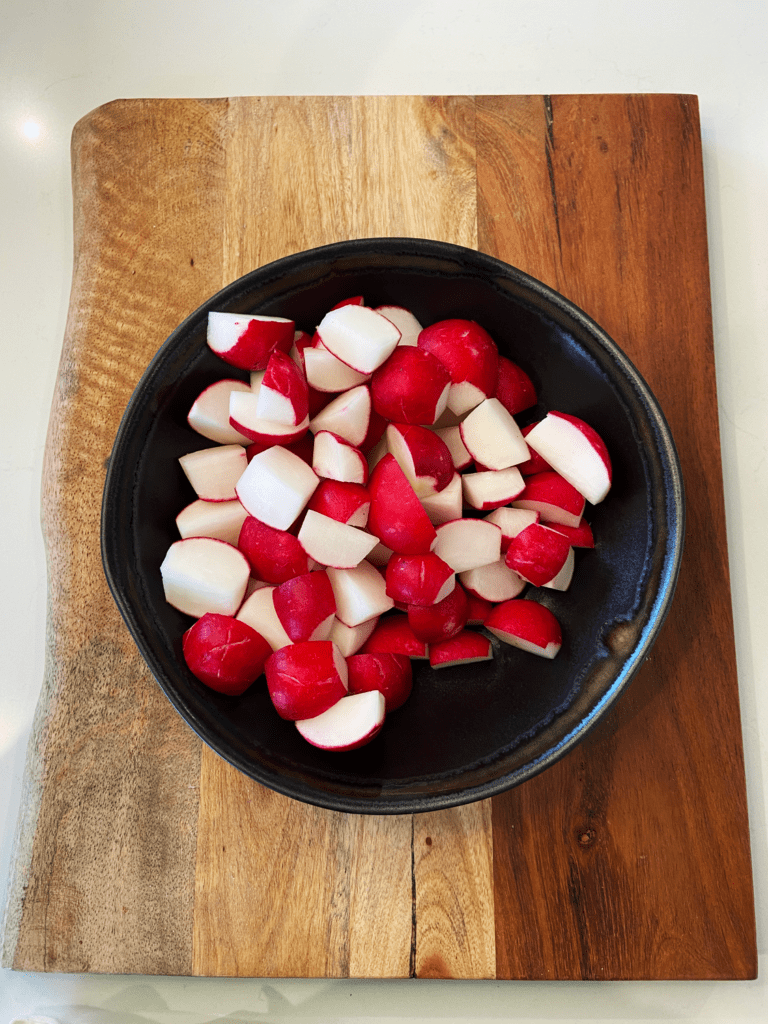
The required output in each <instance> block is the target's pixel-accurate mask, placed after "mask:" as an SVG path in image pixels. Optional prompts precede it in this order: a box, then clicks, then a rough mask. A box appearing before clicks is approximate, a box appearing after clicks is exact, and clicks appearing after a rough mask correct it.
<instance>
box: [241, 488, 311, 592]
mask: <svg viewBox="0 0 768 1024" xmlns="http://www.w3.org/2000/svg"><path fill="white" fill-rule="evenodd" d="M238 504H239V502H238ZM237 546H238V547H239V548H240V550H241V551H242V552H243V554H244V555H245V557H246V558H247V559H248V562H249V564H250V566H251V572H252V573H253V575H254V576H255V577H256V578H257V579H260V580H264V582H265V583H285V581H286V580H290V579H293V577H294V576H303V575H304V573H307V572H309V570H310V563H309V558H308V557H307V553H306V551H305V550H304V548H303V547H302V546H301V544H299V542H298V540H297V539H296V537H294V536H293V534H292V533H288V532H287V530H276V529H275V528H274V527H273V526H268V525H267V524H266V523H262V522H261V520H260V519H255V518H254V517H253V516H248V518H247V519H246V520H245V522H244V523H243V525H242V528H241V530H240V536H239V538H238V541H237Z"/></svg>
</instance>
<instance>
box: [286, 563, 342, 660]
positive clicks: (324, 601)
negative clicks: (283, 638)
mask: <svg viewBox="0 0 768 1024" xmlns="http://www.w3.org/2000/svg"><path fill="white" fill-rule="evenodd" d="M272 600H273V601H274V605H275V613H276V614H277V617H278V619H279V620H280V624H281V625H282V627H283V629H284V630H285V631H286V633H287V634H288V636H289V637H290V638H291V640H293V641H294V643H298V642H300V641H304V640H330V639H331V629H332V627H333V623H334V620H335V618H336V600H335V598H334V596H333V588H332V587H331V581H330V580H329V579H328V574H327V573H326V572H324V571H323V570H322V569H320V570H317V571H316V572H308V573H305V574H304V575H303V576H294V577H293V579H290V580H286V582H285V583H281V584H280V586H279V587H275V590H274V592H273V594H272Z"/></svg>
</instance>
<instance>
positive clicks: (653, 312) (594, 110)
mask: <svg viewBox="0 0 768 1024" xmlns="http://www.w3.org/2000/svg"><path fill="white" fill-rule="evenodd" d="M72 156H73V183H74V209H75V270H74V280H73V285H72V297H71V304H70V312H69V320H68V324H67V330H66V337H65V339H64V347H63V353H62V359H61V368H60V373H59V377H58V385H57V389H56V395H55V399H54V405H53V412H52V417H51V425H50V434H49V440H48V448H47V459H46V465H45V474H44V488H43V523H44V531H45V539H46V544H47V551H48V560H49V588H50V591H49V592H50V600H49V626H48V634H47V644H48V662H47V670H46V677H45V682H44V686H43V693H42V697H41V701H40V706H39V711H38V715H37V720H36V724H35V729H34V735H33V737H32V741H31V744H30V752H29V764H28V769H27V775H26V787H25V796H24V804H23V812H22V818H21V822H20V826H19V834H18V841H17V856H16V858H15V863H14V870H13V875H12V878H11V883H10V900H9V907H8V914H7V918H6V927H5V945H4V961H3V962H4V964H6V965H8V966H12V967H14V968H17V969H19V970H25V971H45V970H50V971H99V972H119V973H128V972H137V973H147V974H181V975H190V974H197V975H241V976H246V975H248V976H259V977H277V976H296V977H338V978H346V977H370V978H384V977H394V978H405V977H409V976H410V977H413V976H416V977H420V978H425V977H426V978H436V977H440V978H538V979H542V978H559V979H579V978H752V977H754V976H755V973H756V947H755V925H754V907H753V894H752V878H751V868H750V852H749V834H748V824H747V809H746V799H745V785H744V767H743V761H742V747H741V733H740V722H739V702H738V687H737V678H736V670H735V659H734V644H733V627H732V619H731V602H730V592H729V582H728V558H727V549H726V531H725V521H724V509H723V487H722V476H721V469H720V451H719V442H718V436H717V423H718V419H717V397H716V391H715V369H714V359H713V348H712V327H711V316H710V299H709V281H708V265H707V240H706V228H705V210H704V192H703V181H702V160H701V143H700V132H699V122H698V109H697V102H696V99H695V97H691V96H675V95H632V96H552V97H548V96H517V97H510V96H483V97H467V96H455V97H363V98H361V97H344V98H323V97H314V98H300V97H292V98H287V99H286V98H271V97H270V98H251V99H220V100H128V101H118V102H115V103H112V104H109V105H107V106H105V107H102V108H100V109H98V110H96V111H94V112H93V113H92V114H89V115H88V116H87V117H85V118H84V119H83V120H82V121H81V122H80V123H79V124H78V125H77V126H76V128H75V131H74V135H73V142H72ZM376 235H396V236H425V237H431V238H436V239H442V240H445V241H449V242H455V243H459V244H462V245H466V246H470V247H475V248H478V249H480V250H482V251H484V252H487V253H490V254H492V255H494V256H498V257H500V258H501V259H503V260H505V261H507V262H509V263H512V264H514V265H516V266H518V267H520V268H522V269H523V270H525V271H527V272H528V273H530V274H533V275H535V276H536V277H539V278H542V279H543V280H544V281H546V282H547V283H548V284H550V285H552V286H554V287H555V288H556V289H558V290H559V291H561V292H563V293H564V294H565V295H566V296H567V297H568V298H570V299H572V300H574V301H575V302H576V303H577V304H579V305H580V306H582V307H583V308H584V309H585V310H586V311H587V312H588V313H590V314H591V315H592V316H593V317H594V318H595V319H596V320H597V321H598V322H599V323H600V324H602V325H603V326H604V327H605V328H606V329H607V330H608V332H609V333H610V334H611V335H612V336H613V337H614V338H615V339H616V340H617V341H618V343H619V344H620V345H621V346H622V347H623V348H624V350H625V351H626V352H627V353H628V355H629V356H630V358H631V359H632V360H633V361H634V362H635V363H636V364H637V365H638V367H639V368H640V370H641V371H642V372H643V374H644V375H645V376H646V378H647V380H648V381H649V383H650V385H651V387H652V388H653V390H654V391H655V393H656V395H657V397H658V399H659V401H660V403H661V406H662V408H663V409H664V411H665V413H666V415H667V417H668V419H669V422H670V425H671V428H672V432H673V434H674V436H675V438H676V441H677V445H678V447H679V451H680V456H681V460H682V465H683V471H684V476H685V485H686V489H687V496H688V528H687V541H686V552H685V557H684V564H683V569H682V573H681V576H680V582H679V586H678V591H677V596H676V598H675V602H674V605H673V608H672V611H671V613H670V615H669V618H668V620H667V622H666V624H665V626H664V629H663V633H662V635H661V637H660V639H659V641H658V643H657V644H656V646H655V647H654V649H653V653H652V655H651V657H650V658H649V659H648V662H647V663H646V665H645V666H644V668H643V670H642V672H641V673H640V674H639V676H638V678H637V679H636V681H635V682H634V683H633V684H632V687H631V689H630V691H629V693H628V694H627V695H626V696H625V697H624V698H623V700H622V701H621V702H620V704H619V705H618V706H617V708H616V709H615V710H614V712H613V713H612V714H611V716H610V718H609V719H608V720H607V721H606V722H605V723H604V724H603V725H602V726H601V727H600V728H598V729H597V730H596V731H595V732H594V733H593V734H592V735H591V736H590V738H588V740H587V741H586V742H584V743H583V744H582V745H581V746H579V747H578V748H577V749H576V750H574V751H573V752H572V753H571V754H570V755H569V756H568V757H566V758H565V759H564V760H562V761H561V762H560V763H559V764H557V765H556V766H555V767H553V768H551V769H550V770H549V771H547V772H545V773H544V774H542V775H540V776H538V777H537V778H535V779H533V780H532V781H529V782H528V783H526V784H525V785H523V786H521V787H519V788H517V789H515V790H513V791H511V792H509V793H507V794H505V795H503V796H500V797H496V798H494V799H493V800H491V801H486V802H484V803H478V804H475V805H471V806H468V807H464V808H460V809H457V810H450V811H446V812H442V813H437V814H426V815H415V816H402V817H393V818H386V817H385V818H379V817H364V816H361V817H356V816H351V815H344V814H338V813H332V812H328V811H324V810H319V809H317V808H312V807H308V806H304V805H302V804H299V803H296V802H293V801H291V800H289V799H287V798H284V797H280V796H277V795H275V794H273V793H272V792H271V791H268V790H265V789H263V788H261V787H259V786H258V785H257V784H255V783H253V782H252V781H250V780H249V779H247V778H245V777H244V776H241V775H240V774H238V773H237V772H236V771H235V770H233V769H231V768H230V767H228V766H227V765H226V764H225V763H224V762H223V761H221V760H220V759H219V758H218V757H217V756H216V755H214V754H213V753H211V751H210V750H209V749H208V748H206V747H201V744H200V742H199V740H198V739H197V738H196V736H195V735H194V734H193V733H192V732H191V731H190V729H189V728H188V727H187V726H186V725H185V724H184V723H183V722H182V721H181V719H180V718H179V717H178V716H177V715H176V713H175V712H174V711H173V710H172V709H171V707H170V705H169V704H168V702H167V701H166V699H165V697H164V696H163V694H162V693H161V691H160V689H159V688H158V687H157V686H156V685H155V683H154V681H153V680H152V679H151V678H150V677H149V675H148V673H147V671H146V669H145V667H144V664H143V662H142V660H141V659H140V658H139V656H138V654H137V652H136V650H135V647H134V645H133V643H132V641H131V640H130V637H129V635H128V633H127V631H126V629H125V628H124V627H123V624H122V621H121V619H120V617H119V615H118V613H117V610H116V608H115V606H114V604H113V602H112V599H111V597H110V595H109V592H108V590H107V586H106V583H105V582H104V579H103V576H102V572H101V563H100V554H99V509H100V500H101V489H102V486H103V480H104V468H105V464H106V461H107V459H108V457H109V453H110V448H111V444H112V440H113V438H114V436H115V432H116V429H117V426H118V423H119V420H120V416H121V413H122V411H123V408H124V407H125V404H126V402H127V400H128V398H129V396H130V394H131V392H132V390H133V388H134V386H135V384H136V382H137V381H138V379H139V377H140V375H141V373H142V370H143V369H144V367H145V366H146V364H147V363H148V361H149V360H150V358H151V357H152V355H153V354H154V352H155V351H156V349H157V348H158V347H159V345H160V344H161V343H162V342H163V340H164V339H165V337H166V336H167V335H168V334H169V333H170V331H171V330H172V329H173V328H174V327H175V325H176V324H177V323H178V322H179V321H180V320H181V319H182V318H183V317H185V316H186V315H187V314H188V313H189V312H191V311H192V310H193V309H194V308H195V307H196V306H197V305H198V304H200V303H201V302H202V301H203V300H204V299H206V298H207V297H208V296H209V295H211V294H212V293H213V292H215V291H217V290H218V289H219V288H220V287H222V286H223V285H224V284H226V283H227V282H229V281H231V280H232V279H234V278H236V277H238V276H240V275H241V274H243V273H245V272H246V271H249V270H251V269H253V268H254V267H257V266H259V265H261V264H264V263H266V262H268V261H270V260H273V259H276V258H277V257H280V256H283V255H286V254H288V253H291V252H294V251H298V250H301V249H306V248H309V247H312V246H315V245H320V244H324V243H329V242H334V241H338V240H342V239H348V238H357V237H365V236H376Z"/></svg>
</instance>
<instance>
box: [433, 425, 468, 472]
mask: <svg viewBox="0 0 768 1024" xmlns="http://www.w3.org/2000/svg"><path fill="white" fill-rule="evenodd" d="M435 433H436V434H437V436H438V437H439V438H440V439H441V440H442V441H444V442H445V444H446V447H447V448H448V451H449V452H450V453H451V459H452V461H453V468H454V469H459V470H461V469H466V468H467V467H468V466H471V465H472V456H471V455H470V454H469V452H468V451H467V449H466V446H465V444H464V442H463V441H462V439H461V427H460V425H458V424H457V425H456V426H453V427H439V428H438V429H437V430H435Z"/></svg>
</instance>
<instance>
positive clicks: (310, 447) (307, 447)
mask: <svg viewBox="0 0 768 1024" xmlns="http://www.w3.org/2000/svg"><path fill="white" fill-rule="evenodd" d="M280 447H281V448H285V449H286V451H289V452H293V454H294V455H298V456H299V458H300V459H301V461H302V462H306V464H307V465H308V466H311V465H312V454H313V452H314V448H315V439H314V437H313V436H312V434H309V433H305V434H302V436H301V437H300V438H298V440H296V441H291V442H290V443H289V444H284V443H283V444H281V445H280ZM267 448H274V444H272V443H271V442H270V443H269V444H266V443H264V442H263V441H252V442H251V443H250V444H249V445H248V447H247V448H246V449H245V454H246V458H247V459H248V461H249V462H250V461H251V459H252V458H253V457H254V455H258V454H259V452H265V451H266V450H267Z"/></svg>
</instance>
